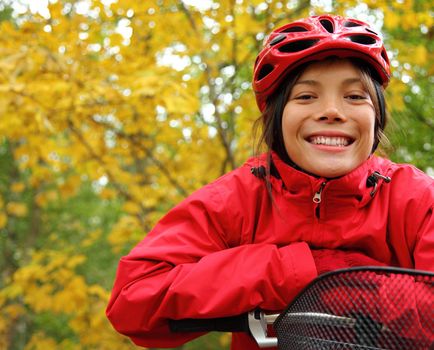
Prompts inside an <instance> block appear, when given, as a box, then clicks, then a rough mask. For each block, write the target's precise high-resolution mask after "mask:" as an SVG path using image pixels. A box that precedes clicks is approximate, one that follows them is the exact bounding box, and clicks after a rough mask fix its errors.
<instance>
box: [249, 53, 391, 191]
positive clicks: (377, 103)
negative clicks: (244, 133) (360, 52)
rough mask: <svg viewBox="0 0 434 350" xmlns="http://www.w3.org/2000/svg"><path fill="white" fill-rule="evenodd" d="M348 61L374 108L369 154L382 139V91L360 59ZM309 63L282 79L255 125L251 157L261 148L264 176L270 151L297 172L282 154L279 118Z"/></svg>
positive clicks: (384, 122)
mask: <svg viewBox="0 0 434 350" xmlns="http://www.w3.org/2000/svg"><path fill="white" fill-rule="evenodd" d="M337 59H338V58H330V59H328V60H330V61H331V62H333V61H334V60H337ZM349 61H350V62H351V63H352V64H353V65H354V66H355V67H357V68H358V69H359V70H360V72H361V80H362V84H363V85H364V86H365V88H366V89H367V91H368V93H369V95H370V97H371V100H372V103H373V105H374V108H375V135H374V145H373V147H372V153H373V152H374V151H375V150H376V149H377V147H378V145H379V144H380V143H381V142H382V141H383V140H384V139H385V135H384V133H383V130H384V128H385V126H386V122H387V115H386V104H385V99H384V92H383V88H382V87H381V84H380V83H379V82H378V81H377V79H376V77H375V73H373V71H372V69H370V67H369V66H368V65H367V64H366V63H365V62H364V61H362V60H360V59H349ZM310 63H312V62H310ZM310 63H308V64H305V65H302V66H300V67H298V68H297V69H296V70H293V71H292V72H291V73H290V74H289V75H288V77H287V78H286V79H284V81H283V83H282V84H281V85H280V87H279V88H278V89H276V91H275V92H274V93H273V94H272V95H271V96H270V97H269V98H268V100H267V107H266V108H265V110H264V112H263V113H262V115H261V116H260V117H259V118H258V119H257V120H256V121H255V124H254V135H257V134H258V129H259V128H260V127H262V130H261V135H260V137H259V139H258V141H257V143H256V144H255V153H256V155H258V154H259V153H260V152H261V151H262V150H263V149H264V148H265V150H266V152H267V153H268V166H267V168H268V169H267V174H269V173H270V171H269V170H270V166H271V163H270V162H271V151H274V152H275V153H276V154H277V155H278V156H279V158H280V159H282V160H283V161H284V162H286V163H288V164H289V165H291V166H293V167H295V168H298V166H297V165H296V164H295V163H294V162H293V161H292V160H291V159H290V158H289V156H288V153H287V152H286V148H285V143H284V141H283V133H282V115H283V110H284V108H285V105H286V103H287V101H288V98H289V95H290V93H291V91H292V88H293V87H294V85H295V83H296V82H297V80H298V78H299V77H300V76H301V74H303V72H304V71H305V69H306V68H307V66H308V65H309V64H310ZM298 169H299V168H298ZM267 182H268V180H267Z"/></svg>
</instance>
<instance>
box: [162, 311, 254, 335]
mask: <svg viewBox="0 0 434 350" xmlns="http://www.w3.org/2000/svg"><path fill="white" fill-rule="evenodd" d="M169 328H170V331H171V332H174V333H181V332H249V321H248V314H242V315H238V316H230V317H220V318H202V319H190V318H188V319H182V320H169Z"/></svg>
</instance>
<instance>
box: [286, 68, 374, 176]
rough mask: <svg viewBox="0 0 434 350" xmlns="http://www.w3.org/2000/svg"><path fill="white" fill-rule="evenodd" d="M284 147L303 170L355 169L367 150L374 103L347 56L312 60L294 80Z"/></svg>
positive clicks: (335, 173)
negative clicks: (327, 59)
mask: <svg viewBox="0 0 434 350" xmlns="http://www.w3.org/2000/svg"><path fill="white" fill-rule="evenodd" d="M282 130H283V141H284V144H285V150H286V152H287V154H288V156H289V158H290V159H292V161H293V162H294V163H295V164H297V165H298V166H299V167H300V168H301V169H303V170H304V171H306V172H308V173H311V174H315V175H317V176H322V177H326V178H334V177H338V176H342V175H344V174H347V173H349V172H350V171H352V170H354V169H355V168H356V167H358V166H359V165H360V164H362V163H363V162H364V161H365V160H366V159H368V157H369V155H370V154H371V151H372V148H373V144H374V130H375V108H374V106H373V102H372V99H371V97H370V95H369V93H368V89H367V88H365V85H364V84H363V82H362V78H361V72H360V70H359V69H358V68H357V67H356V66H354V65H353V64H352V63H351V62H350V61H348V60H332V61H324V62H319V63H314V64H312V65H310V66H309V67H307V68H306V69H305V70H304V72H303V73H302V74H301V75H300V78H299V79H298V80H297V81H296V83H295V85H294V87H293V89H292V91H291V94H290V96H289V99H288V102H287V103H286V105H285V107H284V110H283V115H282Z"/></svg>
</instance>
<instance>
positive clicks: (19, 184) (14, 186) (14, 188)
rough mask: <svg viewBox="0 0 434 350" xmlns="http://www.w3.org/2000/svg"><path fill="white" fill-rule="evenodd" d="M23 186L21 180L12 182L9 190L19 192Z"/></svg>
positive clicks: (22, 189)
mask: <svg viewBox="0 0 434 350" xmlns="http://www.w3.org/2000/svg"><path fill="white" fill-rule="evenodd" d="M25 187H26V185H25V184H24V183H22V182H14V183H13V184H12V185H11V191H12V192H17V193H21V192H23V191H24V189H25Z"/></svg>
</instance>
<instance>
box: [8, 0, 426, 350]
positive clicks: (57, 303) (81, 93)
mask: <svg viewBox="0 0 434 350" xmlns="http://www.w3.org/2000/svg"><path fill="white" fill-rule="evenodd" d="M330 12H332V13H337V14H345V15H348V16H353V17H356V18H358V19H361V20H367V21H369V22H371V23H374V25H375V27H376V28H377V29H378V30H379V31H381V32H382V33H383V36H384V39H385V40H386V46H387V50H388V53H389V55H390V57H391V63H392V69H393V78H392V81H391V84H390V89H388V92H387V97H388V101H389V110H390V112H391V116H392V119H393V122H392V123H390V124H389V126H388V129H387V135H388V137H389V139H390V141H391V144H392V147H388V148H387V152H388V155H389V157H390V158H391V159H393V160H394V161H398V162H411V163H413V164H415V165H416V166H418V167H419V168H421V169H422V170H424V171H426V172H427V173H428V174H430V175H432V176H433V175H434V164H433V154H434V151H433V147H434V144H433V135H434V133H433V129H434V120H433V116H432V107H433V105H432V104H433V102H432V101H433V96H434V94H433V88H432V86H433V84H432V83H433V77H432V73H433V45H434V41H433V33H434V32H433V3H432V1H429V0H427V1H424V0H367V1H362V0H346V1H333V0H312V1H304V0H290V1H283V0H282V1H271V0H250V1H247V0H224V1H213V0H201V1H193V0H189V1H187V0H183V1H169V0H146V1H142V0H118V1H116V0H100V1H97V0H75V1H74V0H69V1H67V0H57V1H54V0H53V1H47V0H45V1H44V0H41V1H31V0H28V1H24V0H23V1H20V0H16V1H13V0H10V1H7V0H0V34H1V35H0V349H7V350H21V349H25V350H38V349H41V350H42V349H44V350H50V349H67V350H69V349H71V350H72V349H74V350H78V349H89V350H90V349H116V350H117V349H119V350H123V349H133V348H135V347H134V345H132V343H131V342H130V341H129V340H128V339H127V338H124V337H122V336H120V335H118V334H116V333H115V332H114V331H113V330H112V328H111V326H110V325H109V323H108V321H107V320H106V318H105V315H104V310H105V306H106V304H107V301H108V298H109V295H110V289H111V286H112V283H113V279H114V276H115V270H116V266H117V262H118V260H119V258H120V257H121V256H122V255H123V254H125V253H127V252H128V251H129V250H130V249H131V248H132V247H133V245H134V244H135V243H137V242H138V241H139V240H141V239H142V238H143V237H144V236H145V235H146V233H147V232H148V231H149V230H150V229H151V228H152V226H153V225H154V224H155V223H156V221H157V220H158V219H159V218H160V217H161V216H162V215H163V214H164V213H165V212H166V211H167V210H168V209H169V208H171V207H172V206H173V205H174V204H176V203H177V202H179V201H180V200H181V199H182V198H184V197H185V196H187V195H188V194H189V193H191V192H192V191H194V190H195V189H197V188H199V187H201V186H203V185H204V184H206V183H208V182H209V181H211V180H213V179H215V178H217V177H218V176H220V175H222V174H224V173H225V172H228V171H230V170H231V169H234V168H235V167H237V166H239V165H241V164H242V163H243V162H244V160H245V159H246V158H247V157H248V156H250V155H251V154H252V151H253V138H252V124H253V122H254V120H255V119H256V118H258V116H259V113H258V110H257V107H256V105H255V100H254V96H253V93H252V90H251V84H250V82H251V77H252V67H253V62H254V60H255V57H256V54H257V53H258V51H259V50H260V48H261V45H262V41H263V39H264V37H265V35H266V33H268V32H270V31H271V30H272V29H273V28H275V27H276V26H279V25H282V24H284V23H286V22H288V21H291V20H294V19H297V18H300V17H305V16H308V15H313V14H322V13H330ZM229 342H230V336H229V335H228V334H210V335H208V336H205V337H202V338H200V339H198V340H196V341H194V342H192V343H190V344H188V345H185V346H184V347H182V348H183V349H190V350H191V349H228V344H229Z"/></svg>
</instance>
